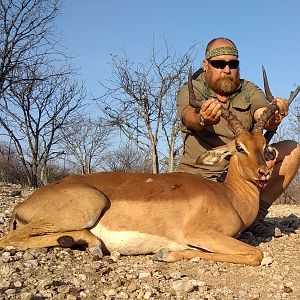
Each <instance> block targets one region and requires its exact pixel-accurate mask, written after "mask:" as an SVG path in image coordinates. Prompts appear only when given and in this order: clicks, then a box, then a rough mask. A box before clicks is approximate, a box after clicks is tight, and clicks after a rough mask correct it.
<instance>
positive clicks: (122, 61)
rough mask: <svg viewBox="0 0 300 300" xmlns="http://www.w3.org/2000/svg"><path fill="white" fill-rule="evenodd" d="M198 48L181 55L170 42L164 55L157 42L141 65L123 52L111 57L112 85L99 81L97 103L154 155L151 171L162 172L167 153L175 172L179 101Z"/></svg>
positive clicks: (118, 125) (107, 114) (121, 127)
mask: <svg viewBox="0 0 300 300" xmlns="http://www.w3.org/2000/svg"><path fill="white" fill-rule="evenodd" d="M194 47H195V45H194V46H192V47H191V48H190V49H188V50H187V51H186V53H184V54H182V55H180V54H177V53H176V52H174V51H171V50H170V49H169V47H168V46H167V44H166V43H165V44H164V50H165V51H164V53H161V52H160V51H157V50H156V46H155V45H154V44H153V46H152V48H151V51H150V57H149V59H147V60H146V61H145V62H143V63H137V64H135V63H133V62H130V61H129V60H128V59H127V58H126V56H125V55H124V57H119V56H117V55H115V56H112V70H113V71H112V78H111V79H110V80H109V82H110V86H106V85H105V84H103V83H102V84H101V85H102V87H103V88H104V90H105V94H104V95H103V96H102V97H100V98H99V99H98V100H99V101H98V103H99V105H100V107H101V108H102V111H103V113H104V115H105V117H106V119H107V120H108V121H109V122H110V124H112V126H114V127H117V128H119V129H120V130H121V132H122V134H123V135H125V136H126V138H127V139H128V140H130V141H131V142H133V143H134V144H136V146H137V147H138V148H139V149H140V150H142V151H143V152H144V153H150V155H151V161H152V172H153V173H158V172H159V161H160V156H166V157H168V162H169V163H168V171H172V169H173V162H174V156H176V155H177V154H178V152H179V148H180V147H181V143H179V142H178V140H179V139H180V138H181V137H180V130H179V124H178V117H177V112H176V104H175V103H176V101H175V99H176V93H177V91H178V88H179V86H180V85H182V84H183V82H184V81H185V80H186V77H187V70H188V68H189V66H190V65H191V63H192V61H193V60H194V58H193V50H194ZM165 148H167V149H168V153H167V154H166V153H165V151H164V149H165Z"/></svg>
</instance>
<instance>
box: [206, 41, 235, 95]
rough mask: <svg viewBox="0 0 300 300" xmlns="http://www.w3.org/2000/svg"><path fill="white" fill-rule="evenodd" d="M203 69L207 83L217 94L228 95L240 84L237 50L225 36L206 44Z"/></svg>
mask: <svg viewBox="0 0 300 300" xmlns="http://www.w3.org/2000/svg"><path fill="white" fill-rule="evenodd" d="M203 69H204V71H205V76H206V81H207V83H208V85H209V86H210V88H211V89H212V90H213V91H214V92H215V93H217V94H219V95H222V96H229V95H230V94H232V93H233V92H234V91H236V90H237V89H238V87H239V86H240V78H239V76H240V74H239V61H238V50H237V48H236V46H235V44H234V43H233V42H232V41H231V40H229V39H227V38H223V37H221V38H216V39H213V40H211V41H210V42H209V43H208V44H207V47H206V51H205V59H204V60H203Z"/></svg>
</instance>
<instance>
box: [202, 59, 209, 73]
mask: <svg viewBox="0 0 300 300" xmlns="http://www.w3.org/2000/svg"><path fill="white" fill-rule="evenodd" d="M207 65H208V62H207V60H205V59H203V61H202V68H203V70H204V72H206V70H207Z"/></svg>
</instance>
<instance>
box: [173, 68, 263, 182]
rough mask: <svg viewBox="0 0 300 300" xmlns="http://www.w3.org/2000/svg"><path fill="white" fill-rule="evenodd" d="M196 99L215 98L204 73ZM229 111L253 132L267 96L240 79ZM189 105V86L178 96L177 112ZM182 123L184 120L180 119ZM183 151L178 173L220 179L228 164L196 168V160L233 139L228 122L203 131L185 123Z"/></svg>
mask: <svg viewBox="0 0 300 300" xmlns="http://www.w3.org/2000/svg"><path fill="white" fill-rule="evenodd" d="M193 88H194V92H195V96H196V98H197V99H199V100H207V99H210V98H216V94H215V93H214V92H213V91H212V90H211V89H210V88H209V86H208V85H207V83H206V80H205V73H201V74H200V75H199V76H198V77H197V79H196V80H193ZM229 99H230V101H229V107H228V110H229V111H231V112H232V113H233V114H234V115H235V116H236V117H237V118H238V119H239V120H240V122H241V123H242V125H243V126H244V128H245V129H247V130H249V131H251V130H252V129H253V126H254V122H255V120H254V112H255V111H256V110H257V109H258V108H261V107H265V106H267V103H268V102H267V100H266V98H265V95H264V93H263V92H262V91H261V89H260V88H258V87H257V86H256V85H255V84H253V83H251V82H250V81H247V80H243V79H241V84H240V87H239V89H238V90H237V91H236V92H235V93H234V94H232V95H231V96H230V97H229ZM188 105H189V92H188V86H187V84H185V85H184V86H182V87H181V88H180V90H179V92H178V94H177V111H178V115H179V116H180V117H181V113H182V111H183V110H184V108H185V107H187V106H188ZM181 120H182V118H181ZM181 131H182V134H183V141H184V149H183V155H182V157H181V159H180V164H179V167H178V171H179V172H189V173H199V174H201V175H203V176H205V177H208V178H212V179H213V178H214V177H216V178H217V177H219V176H220V175H221V174H222V173H223V172H224V171H225V170H226V169H227V167H228V165H229V161H228V160H223V161H221V162H220V163H218V164H217V165H215V166H208V165H202V164H199V165H197V164H196V159H197V158H198V157H199V156H200V155H202V154H203V153H204V152H205V151H206V150H210V149H212V148H214V147H217V146H221V145H224V144H226V143H228V142H229V141H231V140H233V139H234V137H235V136H234V133H233V131H232V130H231V129H230V127H229V126H228V124H227V122H226V121H225V120H224V119H223V118H221V119H220V122H219V123H218V124H216V125H207V126H205V127H204V129H203V130H201V131H194V130H190V129H188V128H187V127H186V126H185V124H184V122H183V120H182V124H181Z"/></svg>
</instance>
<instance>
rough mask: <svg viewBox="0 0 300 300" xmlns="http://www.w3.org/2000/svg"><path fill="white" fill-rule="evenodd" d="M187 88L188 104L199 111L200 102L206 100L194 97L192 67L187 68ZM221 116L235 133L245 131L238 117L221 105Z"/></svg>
mask: <svg viewBox="0 0 300 300" xmlns="http://www.w3.org/2000/svg"><path fill="white" fill-rule="evenodd" d="M188 89H189V105H190V106H191V107H193V108H195V112H196V113H199V112H200V108H201V106H202V104H203V103H204V102H205V101H206V100H202V101H199V100H197V99H196V96H195V93H194V89H193V82H192V68H190V70H189V76H188ZM221 117H223V118H224V119H225V120H226V121H227V123H228V124H229V126H230V127H231V128H232V130H233V131H234V133H235V134H236V135H237V134H239V133H241V132H242V131H245V129H244V128H243V125H242V123H241V122H240V121H239V120H238V118H237V117H236V116H235V115H233V114H232V113H231V112H230V111H228V110H226V109H225V108H223V107H221Z"/></svg>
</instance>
